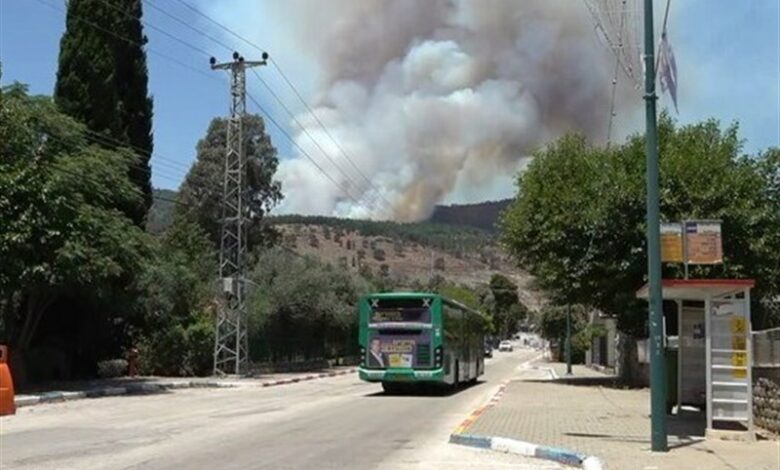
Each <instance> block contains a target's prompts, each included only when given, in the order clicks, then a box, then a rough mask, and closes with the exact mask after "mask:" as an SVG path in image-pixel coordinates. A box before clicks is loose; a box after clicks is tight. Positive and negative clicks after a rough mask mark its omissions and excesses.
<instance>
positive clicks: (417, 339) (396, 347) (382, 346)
mask: <svg viewBox="0 0 780 470" xmlns="http://www.w3.org/2000/svg"><path fill="white" fill-rule="evenodd" d="M428 333H430V332H428ZM418 344H421V345H429V344H430V334H425V333H419V334H405V335H398V334H393V335H383V334H381V333H376V334H375V335H374V336H373V337H372V338H371V340H370V341H369V348H368V351H367V352H366V355H367V358H366V359H367V363H368V367H371V368H380V369H385V368H388V367H389V368H399V369H408V368H412V367H415V366H416V365H419V364H418V362H417V359H418V358H417V351H418Z"/></svg>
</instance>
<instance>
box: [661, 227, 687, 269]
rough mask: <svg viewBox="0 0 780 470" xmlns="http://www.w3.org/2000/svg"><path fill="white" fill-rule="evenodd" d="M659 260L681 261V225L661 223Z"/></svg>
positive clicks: (668, 261) (667, 261)
mask: <svg viewBox="0 0 780 470" xmlns="http://www.w3.org/2000/svg"><path fill="white" fill-rule="evenodd" d="M661 262H663V263H682V262H683V238H682V225H680V224H661Z"/></svg>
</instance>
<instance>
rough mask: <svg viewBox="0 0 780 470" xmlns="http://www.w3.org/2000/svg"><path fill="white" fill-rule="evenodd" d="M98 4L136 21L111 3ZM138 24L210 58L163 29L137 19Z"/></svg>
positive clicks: (104, 0) (199, 49)
mask: <svg viewBox="0 0 780 470" xmlns="http://www.w3.org/2000/svg"><path fill="white" fill-rule="evenodd" d="M100 3H102V4H103V5H105V6H107V7H109V8H111V9H112V10H114V11H117V12H119V13H121V14H123V15H125V16H126V17H128V18H130V19H133V20H134V19H136V17H135V16H133V15H131V14H130V13H128V12H126V11H125V10H123V9H122V8H120V7H118V6H115V5H112V4H111V3H109V2H108V1H106V0H100ZM138 22H139V23H143V24H144V26H147V27H149V28H152V29H153V30H155V31H157V32H158V33H160V34H164V35H165V36H167V37H169V38H171V39H173V40H174V41H176V42H178V43H179V44H182V45H183V46H185V47H188V48H190V49H192V50H193V51H195V52H200V53H201V54H205V55H206V56H210V55H211V54H210V53H209V52H208V51H207V50H205V49H201V48H200V47H198V46H195V45H193V44H192V43H190V42H187V41H185V40H183V39H181V38H179V37H178V36H175V35H173V34H171V33H169V32H168V31H165V30H164V29H163V28H159V27H157V26H155V25H153V24H152V23H149V22H148V21H144V20H142V19H140V18H138Z"/></svg>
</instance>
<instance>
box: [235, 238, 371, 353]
mask: <svg viewBox="0 0 780 470" xmlns="http://www.w3.org/2000/svg"><path fill="white" fill-rule="evenodd" d="M252 280H253V282H254V285H256V286H257V288H256V289H254V290H253V291H252V293H251V296H250V349H251V354H252V356H253V357H254V358H256V359H257V358H270V359H272V360H277V361H278V360H293V359H300V358H305V359H310V358H322V357H325V356H328V355H331V354H333V352H334V351H336V352H341V353H343V352H344V351H345V349H346V348H347V346H349V347H350V348H354V343H355V336H354V335H356V334H357V333H356V332H355V328H356V327H357V316H356V313H355V305H356V303H357V299H358V296H359V295H361V294H363V293H366V292H368V291H369V290H370V288H369V286H368V284H367V283H366V282H365V281H363V280H361V279H360V278H356V277H354V276H352V275H351V274H350V273H348V272H347V271H346V270H344V269H339V268H334V267H331V266H329V265H323V264H321V263H319V262H318V261H316V260H315V259H313V258H302V257H298V256H295V255H294V254H291V253H289V252H287V251H284V250H281V249H270V250H267V251H266V252H264V253H263V254H262V255H261V257H260V260H259V262H258V264H257V267H256V268H255V270H254V272H253V273H252Z"/></svg>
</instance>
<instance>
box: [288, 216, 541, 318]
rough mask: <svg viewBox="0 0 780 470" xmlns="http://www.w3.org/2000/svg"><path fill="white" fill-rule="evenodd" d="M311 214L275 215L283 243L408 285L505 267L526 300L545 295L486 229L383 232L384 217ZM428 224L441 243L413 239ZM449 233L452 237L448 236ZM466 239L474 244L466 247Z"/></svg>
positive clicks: (477, 277)
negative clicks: (376, 219)
mask: <svg viewBox="0 0 780 470" xmlns="http://www.w3.org/2000/svg"><path fill="white" fill-rule="evenodd" d="M306 219H307V218H306V217H302V216H295V220H296V221H297V222H296V223H292V222H290V220H283V221H282V220H280V218H275V219H274V220H275V222H276V223H275V225H276V227H277V228H278V229H279V230H280V231H281V232H282V234H283V238H282V239H283V243H284V245H285V246H286V247H288V248H289V249H291V250H293V251H295V252H296V253H298V254H300V255H303V256H312V257H315V258H318V259H320V260H322V261H323V262H326V263H330V264H333V265H337V266H342V267H344V268H346V269H348V270H350V271H353V272H356V273H357V272H363V273H366V272H370V273H371V274H373V275H380V274H381V275H384V276H388V277H391V278H393V279H395V280H396V284H398V285H401V286H409V285H411V284H412V283H413V282H414V281H415V280H417V281H421V282H426V281H428V280H429V279H430V278H432V277H433V276H442V277H444V278H445V279H447V280H448V281H450V282H454V283H458V284H465V285H469V286H475V285H478V284H484V283H487V282H488V281H489V280H490V277H491V276H492V275H493V274H494V273H496V272H500V273H502V274H504V275H507V276H509V277H510V278H512V279H513V280H514V281H515V282H516V283H517V284H518V286H519V287H520V289H519V290H520V292H519V294H520V298H521V300H522V302H523V303H524V304H526V305H527V306H528V307H529V308H532V309H538V308H539V307H540V306H541V302H542V299H541V297H540V295H539V294H538V293H537V292H535V291H534V290H533V288H532V278H531V277H530V276H529V275H528V274H527V273H525V272H523V271H521V270H519V269H517V268H515V267H514V265H513V263H512V261H511V260H510V259H509V258H508V257H507V256H506V255H505V254H504V253H502V251H501V250H500V248H499V247H498V245H497V244H495V242H494V241H493V237H492V235H491V234H489V233H487V232H485V231H479V230H476V229H468V228H467V229H464V230H463V234H461V235H460V236H459V235H458V232H459V230H458V229H456V228H454V227H453V226H447V225H440V224H431V223H426V222H423V223H419V224H392V227H393V228H392V230H390V231H387V232H385V233H382V232H381V230H382V229H383V228H387V227H388V225H387V223H385V222H369V221H352V222H354V223H355V224H356V226H358V225H359V226H360V228H348V227H346V226H345V225H344V224H343V221H342V220H340V219H330V218H322V217H312V218H309V219H311V220H306ZM282 222H283V223H282ZM352 222H351V223H352ZM351 223H350V224H351ZM442 227H446V229H442ZM426 230H430V233H431V234H433V235H432V236H431V238H430V240H431V241H433V242H435V243H437V244H438V245H439V246H433V245H431V244H428V243H425V241H424V238H421V240H423V241H422V242H420V241H412V238H414V237H417V236H418V233H417V231H421V232H423V233H425V231H426ZM447 235H449V236H450V237H452V241H450V242H448V241H447V240H446V236H447ZM466 241H468V243H469V247H468V248H463V247H464V246H465V245H463V243H464V242H466ZM459 243H460V244H459Z"/></svg>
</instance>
